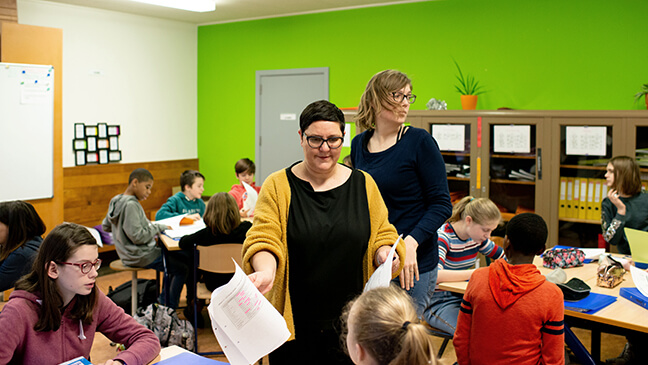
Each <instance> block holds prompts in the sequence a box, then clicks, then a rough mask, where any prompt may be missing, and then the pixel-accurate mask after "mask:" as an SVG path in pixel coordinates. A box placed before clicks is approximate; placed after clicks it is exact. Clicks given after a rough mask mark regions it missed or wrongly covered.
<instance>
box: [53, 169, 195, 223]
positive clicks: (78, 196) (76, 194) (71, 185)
mask: <svg viewBox="0 0 648 365" xmlns="http://www.w3.org/2000/svg"><path fill="white" fill-rule="evenodd" d="M139 167H141V168H145V169H147V170H149V171H150V172H151V174H153V179H154V181H155V183H154V184H153V189H152V192H151V195H150V196H149V197H148V199H146V200H144V201H143V202H141V203H142V207H143V208H144V212H145V213H146V216H147V217H149V216H150V214H151V212H152V211H153V210H157V209H160V207H161V206H162V204H164V203H165V202H166V200H167V199H168V198H169V197H170V196H171V189H172V187H173V186H178V185H179V184H180V175H181V174H182V172H183V171H185V170H189V169H191V170H198V159H188V160H174V161H159V162H145V163H132V164H121V163H119V164H107V165H86V166H75V167H66V168H64V169H63V194H64V206H63V215H64V218H65V221H67V222H74V223H78V224H81V225H84V226H88V227H93V226H95V225H97V224H101V222H102V221H103V219H104V217H105V216H106V213H107V212H108V205H109V203H110V199H112V198H113V197H114V196H115V195H117V194H121V193H123V192H124V190H126V187H127V186H128V176H129V175H130V173H131V172H132V171H133V170H134V169H136V168H139Z"/></svg>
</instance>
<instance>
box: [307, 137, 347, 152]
mask: <svg viewBox="0 0 648 365" xmlns="http://www.w3.org/2000/svg"><path fill="white" fill-rule="evenodd" d="M304 135H305V136H306V133H304ZM306 142H308V145H309V146H310V148H320V147H322V145H323V144H324V142H326V145H327V146H329V148H330V149H332V150H334V149H336V148H340V146H342V142H344V137H331V138H322V137H317V136H306Z"/></svg>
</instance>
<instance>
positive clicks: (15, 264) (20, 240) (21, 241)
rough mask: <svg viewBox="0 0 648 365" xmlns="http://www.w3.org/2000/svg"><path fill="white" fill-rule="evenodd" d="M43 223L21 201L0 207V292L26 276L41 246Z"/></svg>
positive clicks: (1, 204) (27, 205) (29, 206)
mask: <svg viewBox="0 0 648 365" xmlns="http://www.w3.org/2000/svg"><path fill="white" fill-rule="evenodd" d="M43 233H45V223H43V220H42V219H41V218H40V217H39V216H38V213H36V209H34V207H33V206H32V205H31V204H29V203H27V202H24V201H21V200H16V201H8V202H1V203H0V292H2V291H5V290H8V289H10V288H13V286H14V284H15V283H16V281H17V280H18V279H20V277H21V276H23V275H25V274H27V273H29V271H30V270H31V266H32V262H34V258H36V254H37V253H38V248H39V247H40V245H41V242H43V239H42V238H41V236H42V235H43Z"/></svg>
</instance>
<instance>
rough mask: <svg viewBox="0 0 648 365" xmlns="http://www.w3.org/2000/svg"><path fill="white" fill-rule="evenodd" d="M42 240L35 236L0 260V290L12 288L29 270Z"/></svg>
mask: <svg viewBox="0 0 648 365" xmlns="http://www.w3.org/2000/svg"><path fill="white" fill-rule="evenodd" d="M42 242H43V239H42V238H41V237H39V236H36V237H34V238H32V239H30V240H29V241H27V242H25V243H24V244H23V245H22V246H20V247H18V248H17V249H15V250H14V251H13V252H12V253H10V254H9V256H8V257H7V258H6V259H4V260H3V261H0V292H2V291H5V290H7V289H11V288H13V287H14V284H16V281H17V280H18V279H20V277H21V276H23V275H25V274H28V273H29V272H30V271H31V268H32V263H33V262H34V259H35V258H36V254H37V253H38V249H39V248H40V245H41V243H42Z"/></svg>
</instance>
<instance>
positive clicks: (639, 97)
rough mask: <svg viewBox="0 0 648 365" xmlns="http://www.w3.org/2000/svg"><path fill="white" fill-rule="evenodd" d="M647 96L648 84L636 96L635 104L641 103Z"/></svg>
mask: <svg viewBox="0 0 648 365" xmlns="http://www.w3.org/2000/svg"><path fill="white" fill-rule="evenodd" d="M646 94H648V84H643V86H642V87H641V91H639V92H638V93H636V94H635V102H637V101H639V99H641V97H642V96H644V95H646Z"/></svg>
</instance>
